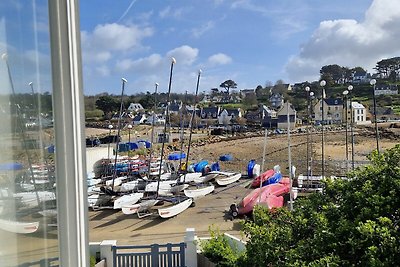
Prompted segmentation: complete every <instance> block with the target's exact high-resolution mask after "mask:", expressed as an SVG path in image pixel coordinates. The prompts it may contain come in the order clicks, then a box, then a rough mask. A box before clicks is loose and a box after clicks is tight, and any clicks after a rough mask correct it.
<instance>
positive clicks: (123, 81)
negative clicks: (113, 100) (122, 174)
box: [111, 78, 128, 191]
mask: <svg viewBox="0 0 400 267" xmlns="http://www.w3.org/2000/svg"><path fill="white" fill-rule="evenodd" d="M121 80H122V90H121V103H120V106H119V116H118V131H117V143H116V145H115V159H114V171H113V178H112V184H111V189H112V190H113V191H114V180H115V178H116V177H117V157H118V146H119V134H120V132H121V117H122V107H123V105H124V103H123V100H124V90H125V83H127V82H128V81H127V80H126V79H125V78H121Z"/></svg>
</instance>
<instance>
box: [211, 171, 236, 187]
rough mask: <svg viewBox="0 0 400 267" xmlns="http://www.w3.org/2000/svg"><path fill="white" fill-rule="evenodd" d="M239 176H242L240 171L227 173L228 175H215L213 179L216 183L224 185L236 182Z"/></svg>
mask: <svg viewBox="0 0 400 267" xmlns="http://www.w3.org/2000/svg"><path fill="white" fill-rule="evenodd" d="M240 177H242V174H241V173H229V175H225V174H222V175H219V176H218V177H216V178H215V181H216V182H217V184H218V185H220V186H225V185H228V184H232V183H234V182H236V181H237V180H239V179H240Z"/></svg>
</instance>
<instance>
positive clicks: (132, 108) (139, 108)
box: [128, 103, 144, 112]
mask: <svg viewBox="0 0 400 267" xmlns="http://www.w3.org/2000/svg"><path fill="white" fill-rule="evenodd" d="M128 110H129V111H130V112H139V111H143V110H144V108H143V106H142V104H140V103H131V104H130V105H129V107H128Z"/></svg>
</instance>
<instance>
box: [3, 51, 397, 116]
mask: <svg viewBox="0 0 400 267" xmlns="http://www.w3.org/2000/svg"><path fill="white" fill-rule="evenodd" d="M374 69H375V70H376V74H374V76H376V77H379V78H377V80H378V83H379V84H396V85H397V84H399V83H400V81H399V77H400V57H393V58H389V59H382V60H380V61H379V62H377V63H376V66H375V68H374ZM356 73H365V74H367V72H366V71H365V70H364V69H363V68H362V67H355V68H348V67H343V66H339V65H337V64H333V65H326V66H323V67H322V68H321V69H320V80H322V79H324V80H325V81H326V82H327V85H326V87H325V91H326V94H327V97H328V98H329V97H333V98H341V97H342V94H343V91H344V90H346V89H347V86H348V85H349V84H350V82H351V79H352V77H354V75H355V74H356ZM285 85H286V83H285V82H284V81H283V80H278V81H277V82H276V83H275V84H274V85H272V83H271V82H266V83H265V85H264V86H262V85H258V86H257V87H256V88H253V89H255V94H254V95H252V94H249V95H246V96H245V97H243V96H240V93H239V92H238V91H237V90H235V89H237V88H238V85H237V83H236V82H235V81H233V80H226V81H224V82H222V83H221V84H220V85H219V89H218V88H211V89H210V92H208V93H207V95H211V96H215V95H220V96H221V95H222V96H233V98H235V99H240V101H238V102H237V103H235V102H231V103H229V102H228V103H227V102H225V104H224V107H229V108H232V107H235V108H236V107H239V108H242V110H243V111H244V112H245V111H247V110H249V109H254V108H256V107H257V106H258V105H259V104H264V105H267V106H269V105H270V103H269V97H270V96H271V94H273V93H279V94H282V95H283V97H284V99H285V101H289V102H290V103H292V104H293V106H294V107H295V109H296V110H297V112H298V114H299V115H300V116H301V114H304V113H305V110H306V106H307V93H306V91H305V90H304V88H305V87H306V86H308V87H310V90H311V91H313V92H314V98H320V97H321V94H322V90H321V87H320V86H319V82H318V81H313V82H308V81H305V82H301V83H297V84H296V86H294V88H293V90H292V91H288V90H287V86H285ZM353 86H354V89H353V92H352V97H353V99H354V101H358V102H360V103H362V104H363V105H365V106H366V107H371V106H372V94H373V91H372V87H371V86H370V85H369V84H368V83H366V84H365V83H359V84H353ZM205 94H206V93H205V92H204V93H200V94H199V96H198V100H201V99H203V98H204V96H205ZM155 97H156V99H157V103H160V102H166V100H167V93H158V94H157V95H156V96H155V95H154V93H151V92H146V93H138V94H134V95H130V96H125V97H124V107H125V108H127V107H128V106H129V104H130V103H140V104H141V105H142V106H143V107H144V108H145V109H146V110H150V109H152V108H153V107H154V104H155V103H154V101H155ZM1 98H4V99H5V101H6V102H7V103H9V102H10V101H9V100H8V96H0V99H1ZM120 99H121V96H120V95H113V94H108V93H102V94H98V95H94V96H85V116H86V118H87V119H96V120H102V119H109V118H110V116H112V114H113V113H115V112H118V111H119V107H120ZM171 99H172V100H173V101H174V100H175V101H182V102H183V103H186V104H188V105H192V104H193V103H195V101H196V98H195V95H194V94H190V93H187V94H184V93H182V94H177V93H172V94H171ZM376 99H377V105H378V106H380V107H392V108H393V109H394V111H395V113H400V96H399V95H380V96H377V98H376ZM13 102H14V103H18V105H19V107H20V108H21V111H22V112H24V113H27V114H30V113H32V114H36V113H37V108H38V106H37V105H40V107H39V108H40V110H41V112H42V113H48V114H51V113H52V95H51V94H50V93H49V92H45V93H43V94H37V93H36V94H33V95H32V94H30V93H20V94H15V95H12V96H11V103H13ZM216 104H220V103H208V104H202V105H216ZM35 105H36V106H35ZM35 110H36V111H35ZM35 112H36V113H35Z"/></svg>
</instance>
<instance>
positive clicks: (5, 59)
mask: <svg viewBox="0 0 400 267" xmlns="http://www.w3.org/2000/svg"><path fill="white" fill-rule="evenodd" d="M1 59H2V60H4V61H7V59H8V55H7V54H6V53H4V54H2V55H1Z"/></svg>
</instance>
